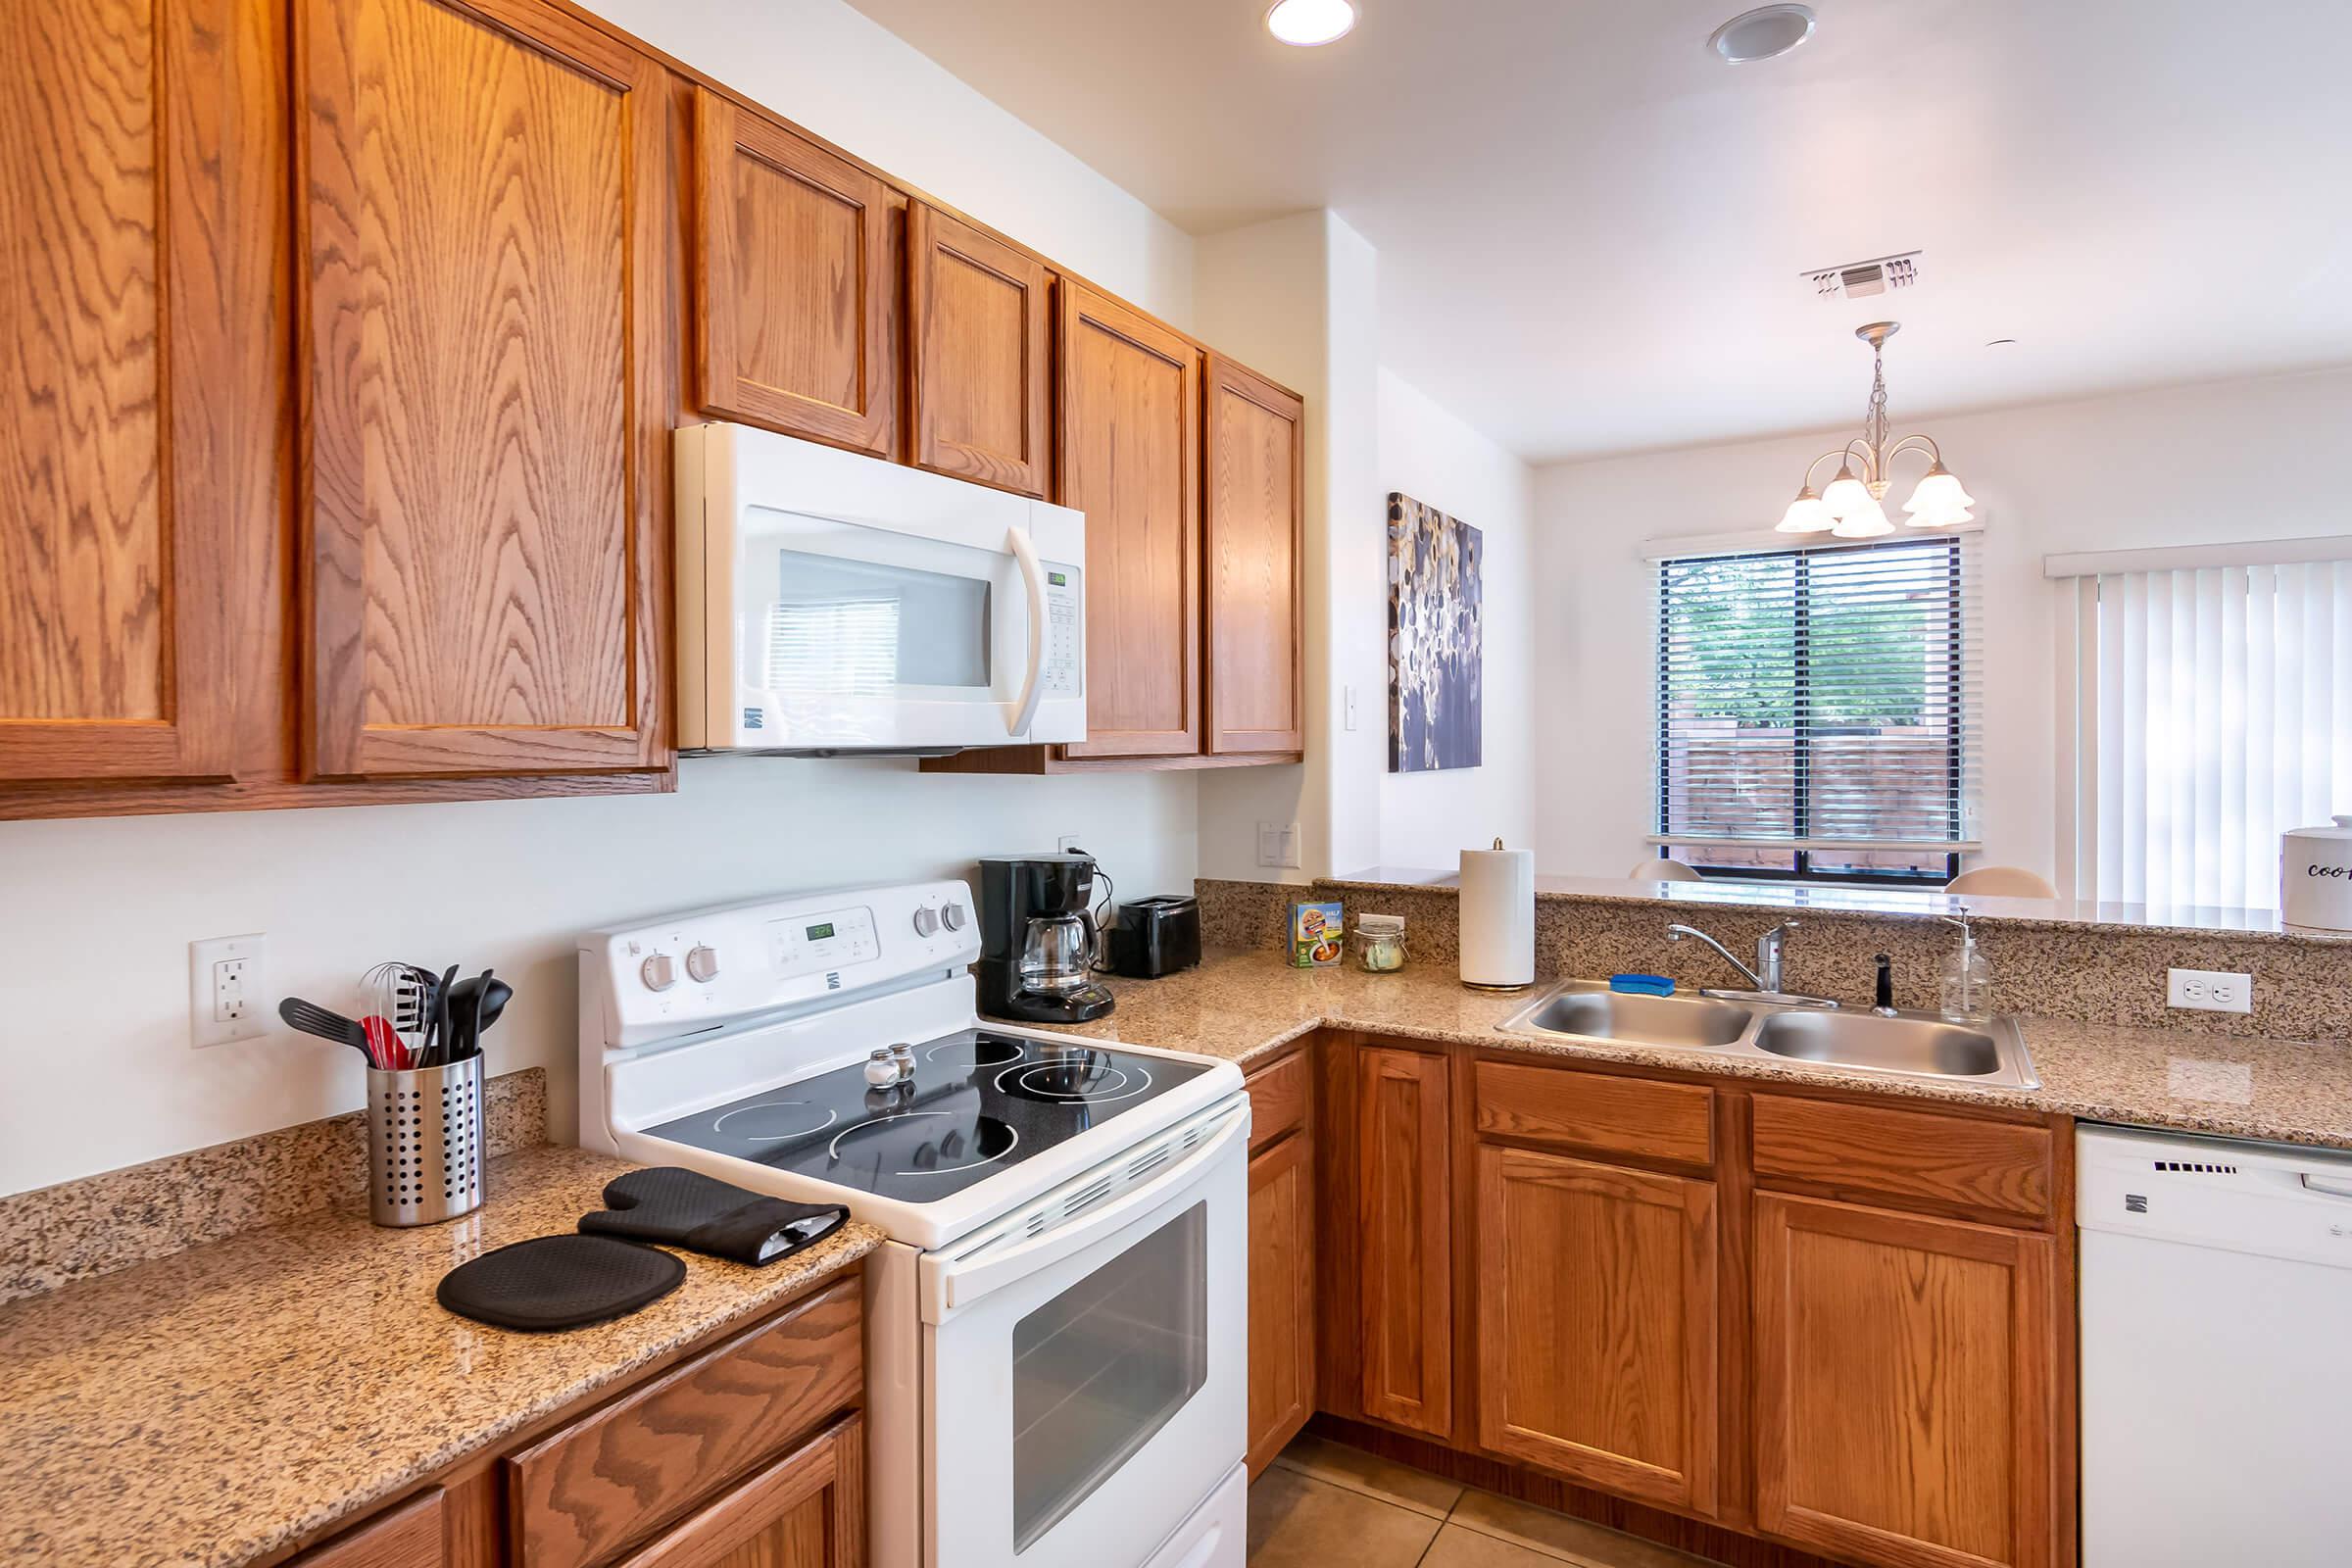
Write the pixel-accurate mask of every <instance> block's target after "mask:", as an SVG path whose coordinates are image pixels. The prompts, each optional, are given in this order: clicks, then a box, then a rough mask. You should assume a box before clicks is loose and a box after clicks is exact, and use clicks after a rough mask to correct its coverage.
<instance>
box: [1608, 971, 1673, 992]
mask: <svg viewBox="0 0 2352 1568" xmlns="http://www.w3.org/2000/svg"><path fill="white" fill-rule="evenodd" d="M1609 989H1610V990H1611V991H1630V992H1632V993H1633V994H1634V995H1635V996H1638V997H1671V996H1673V995H1674V982H1673V981H1672V980H1670V979H1668V978H1667V977H1666V976H1665V975H1662V974H1613V975H1611V976H1609Z"/></svg>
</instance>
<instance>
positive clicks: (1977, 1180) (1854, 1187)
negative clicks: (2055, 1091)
mask: <svg viewBox="0 0 2352 1568" xmlns="http://www.w3.org/2000/svg"><path fill="white" fill-rule="evenodd" d="M1755 1130H1756V1153H1755V1159H1756V1175H1757V1177H1758V1178H1759V1179H1762V1180H1766V1181H1770V1180H1771V1179H1773V1178H1776V1177H1778V1178H1781V1179H1783V1180H1789V1181H1800V1182H1810V1183H1813V1184H1815V1185H1817V1186H1820V1187H1823V1188H1825V1189H1830V1190H1834V1191H1836V1192H1837V1193H1838V1194H1840V1195H1845V1194H1869V1195H1875V1196H1877V1197H1882V1198H1892V1199H1898V1200H1900V1199H1909V1200H1913V1201H1929V1202H1935V1203H1949V1204H1953V1205H1955V1206H1958V1207H1961V1208H1968V1209H1977V1210H1989V1211H1992V1212H1995V1213H2001V1214H2015V1215H2018V1216H2020V1217H2022V1218H2026V1219H2045V1218H2047V1217H2048V1216H2049V1215H2050V1213H2051V1212H2052V1202H2053V1200H2052V1194H2053V1192H2054V1191H2055V1183H2054V1177H2053V1174H2052V1165H2051V1148H2050V1131H2049V1129H2048V1128H2046V1127H2033V1126H2021V1125H2019V1124H2017V1123H2015V1122H1997V1121H1978V1120H1975V1119H1972V1118H1970V1117H1966V1116H1942V1115H1937V1114H1936V1113H1934V1112H1932V1111H1918V1110H1893V1109H1889V1108H1887V1107H1884V1106H1879V1105H1847V1104H1839V1103H1834V1102H1830V1101H1824V1100H1798V1099H1784V1098H1781V1097H1778V1096H1767V1095H1758V1096H1757V1097H1756V1100H1755Z"/></svg>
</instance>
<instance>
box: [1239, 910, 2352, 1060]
mask: <svg viewBox="0 0 2352 1568" xmlns="http://www.w3.org/2000/svg"><path fill="white" fill-rule="evenodd" d="M1197 892H1198V896H1199V898H1200V900H1201V934H1202V938H1203V940H1205V941H1207V942H1208V943H1209V944H1210V945H1211V946H1251V947H1255V946H1273V947H1280V946H1282V945H1283V943H1284V941H1285V938H1286V933H1287V921H1288V918H1289V908H1290V905H1291V903H1292V901H1294V900H1297V899H1307V898H1314V899H1338V900H1339V901H1341V902H1342V903H1343V904H1345V905H1346V906H1347V907H1348V918H1349V919H1351V920H1352V919H1353V918H1354V916H1355V914H1356V913H1357V912H1358V911H1360V910H1365V909H1371V910H1376V911H1378V912H1380V913H1383V914H1401V915H1403V916H1404V918H1405V946H1406V948H1407V950H1408V952H1409V953H1410V954H1411V956H1412V961H1413V962H1414V963H1415V964H1444V965H1451V964H1453V963H1454V962H1455V961H1456V960H1457V959H1458V958H1459V956H1460V953H1461V949H1460V946H1459V944H1458V940H1457V939H1458V935H1459V919H1460V905H1459V902H1458V900H1457V898H1456V895H1455V892H1454V890H1453V889H1452V888H1450V887H1407V886H1395V885H1384V886H1373V885H1369V884H1365V883H1361V882H1353V881H1321V882H1317V883H1315V884H1313V885H1312V886H1311V887H1310V886H1286V885H1282V884H1279V883H1270V882H1218V881H1207V880H1203V881H1201V882H1200V883H1199V884H1197ZM1785 918H1787V915H1786V914H1785V913H1776V912H1774V911H1771V910H1768V909H1751V908H1739V907H1703V908H1693V907H1691V906H1690V905H1688V904H1668V903H1663V902H1650V901H1644V900H1642V899H1639V898H1630V897H1629V898H1589V897H1584V896H1581V895H1576V894H1557V893H1540V894H1538V895H1537V898H1536V969H1537V972H1538V973H1539V974H1543V975H1545V976H1577V977H1580V978H1585V979H1595V980H1597V979H1605V978H1606V977H1608V976H1609V975H1612V974H1621V973H1626V972H1629V971H1640V972H1645V973H1657V974H1671V975H1674V976H1675V977H1676V978H1677V979H1679V980H1682V981H1684V982H1686V983H1689V984H1693V985H1709V986H1737V985H1740V984H1741V983H1742V982H1741V981H1740V977H1739V975H1737V974H1736V973H1734V972H1733V971H1732V970H1731V968H1730V967H1729V966H1727V965H1726V964H1725V963H1724V962H1723V960H1722V959H1721V958H1719V957H1717V956H1715V955H1714V954H1712V953H1709V952H1707V951H1706V949H1705V948H1703V947H1700V946H1697V945H1696V944H1686V945H1682V946H1669V945H1668V944H1667V941H1666V927H1667V926H1668V925H1669V924H1671V923H1672V922H1675V921H1678V920H1680V921H1685V922H1688V923H1689V924H1691V925H1695V926H1697V927H1698V928H1699V929H1701V930H1703V931H1705V932H1706V933H1707V934H1708V935H1709V936H1712V937H1714V938H1715V939H1716V940H1717V941H1719V942H1721V943H1722V944H1723V945H1724V946H1725V947H1727V948H1730V949H1731V950H1732V951H1733V952H1734V953H1737V954H1739V955H1740V956H1741V957H1742V958H1744V957H1746V956H1748V955H1749V954H1751V953H1753V952H1754V951H1755V945H1756V938H1757V937H1759V936H1761V935H1762V934H1763V933H1764V932H1765V931H1766V930H1768V929H1769V928H1771V927H1772V926H1774V925H1776V924H1779V923H1780V922H1781V921H1782V920H1784V919H1785ZM1958 940H1959V938H1958V936H1957V934H1956V933H1954V932H1953V931H1952V929H1951V928H1950V927H1948V926H1946V925H1943V924H1942V923H1941V922H1939V921H1937V920H1936V919H1934V918H1932V917H1927V916H1920V915H1909V916H1905V915H1885V914H1849V913H1843V912H1838V911H1833V910H1807V911H1805V912H1803V913H1802V914H1801V915H1799V916H1798V929H1797V930H1796V931H1794V932H1792V933H1791V934H1790V935H1789V949H1788V977H1787V980H1786V982H1785V983H1786V984H1787V985H1788V986H1789V989H1790V990H1792V991H1800V992H1805V993H1809V994H1811V995H1814V996H1824V997H1835V998H1837V999H1838V1000H1839V1001H1841V1002H1850V1003H1868V1002H1869V1001H1870V1000H1871V986H1872V981H1873V978H1874V975H1875V972H1876V966H1875V964H1874V962H1873V958H1874V956H1876V955H1878V954H1881V953H1884V954H1886V955H1887V956H1888V957H1889V958H1890V959H1892V960H1893V966H1894V995H1895V1001H1896V1003H1897V1004H1898V1005H1902V1006H1907V1007H1933V1006H1935V1005H1936V975H1937V971H1938V968H1939V966H1940V964H1941V963H1942V960H1943V957H1944V955H1945V954H1946V953H1948V952H1949V951H1950V950H1951V949H1952V947H1953V946H1954V945H1955V944H1956V943H1957V942H1958ZM1977 940H1978V942H1979V944H1980V945H1981V946H1982V948H1983V950H1984V953H1985V958H1986V960H1987V961H1988V962H1990V963H1991V965H1992V979H1993V997H1994V1005H1996V1006H1997V1007H1999V1009H2000V1010H2002V1011H2004V1012H2018V1013H2035V1014H2039V1015H2041V1016H2043V1017H2054V1018H2070V1019H2075V1020H2078V1021H2081V1022H2083V1023H2109V1024H2129V1025H2135V1026H2142V1027H2160V1028H2166V1029H2180V1030H2195V1031H2199V1032H2203V1033H2208V1034H2222V1035H2245V1036H2263V1037H2268V1038H2272V1039H2279V1040H2346V1039H2352V947H2348V946H2347V944H2346V943H2345V942H2344V940H2343V939H2342V938H2341V937H2333V938H2328V937H2314V938H2300V937H2296V936H2292V935H2278V934H2272V935H2249V934H2235V935H2232V934H2229V933H2222V932H2215V933H2211V934H2199V933H2194V932H2183V931H2179V930H2170V929H2154V928H2134V927H2130V926H2115V925H2108V926H2098V927H2089V926H2072V925H2068V924H2065V923H2062V922H2057V921H2037V920H2010V919H1999V918H1985V919H1981V920H1980V921H1979V922H1978V924H1977ZM2168 968H2187V969H2223V970H2229V971H2233V972H2236V973H2240V974H2251V975H2252V976H2253V977H2254V1010H2253V1011H2252V1012H2251V1013H2231V1012H2188V1011H2180V1010H2175V1009H2173V1008H2169V1007H2167V1006H2166V1005H2164V992H2165V970H2166V969H2168Z"/></svg>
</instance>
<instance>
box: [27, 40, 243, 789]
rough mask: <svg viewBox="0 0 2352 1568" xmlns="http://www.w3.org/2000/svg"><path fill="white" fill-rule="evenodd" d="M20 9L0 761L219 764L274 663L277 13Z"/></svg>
mask: <svg viewBox="0 0 2352 1568" xmlns="http://www.w3.org/2000/svg"><path fill="white" fill-rule="evenodd" d="M9 15H10V20H11V24H12V25H11V27H10V32H9V42H8V45H7V47H6V48H5V49H0V342H4V343H6V344H7V346H8V349H7V352H8V357H9V370H8V374H7V376H6V377H5V378H0V584H5V585H6V587H5V590H4V591H5V594H6V596H7V600H8V606H7V611H6V613H5V615H0V781H9V780H43V779H45V780H66V779H108V778H156V779H202V778H221V777H226V776H228V775H229V774H230V773H231V772H233V771H234V763H235V759H236V757H237V756H238V754H239V749H240V748H239V744H238V743H239V736H238V734H237V725H238V722H239V712H238V704H239V700H240V698H243V699H245V700H250V701H253V702H255V703H257V704H258V705H262V706H264V707H266V706H267V704H268V702H269V700H270V698H271V697H272V696H273V688H272V687H271V682H272V681H273V679H274V675H275V671H274V668H273V667H272V665H271V650H270V648H269V646H268V645H267V644H268V639H269V638H270V636H271V635H272V632H273V627H272V625H271V624H270V617H271V616H273V615H274V614H275V613H276V612H277V605H276V601H275V596H274V594H273V593H272V591H271V582H272V573H273V566H272V558H271V552H272V549H273V547H274V541H275V537H276V533H277V529H278V519H279V502H278V489H277V484H278V479H277V474H278V465H279V462H280V460H281V457H282V453H283V447H282V440H283V437H282V435H281V433H280V432H281V430H282V422H283V417H284V413H285V406H286V405H285V380H286V378H285V371H284V353H285V343H286V338H285V320H284V316H283V313H282V311H281V310H280V308H279V304H278V300H277V294H276V285H277V280H278V277H279V275H280V274H279V268H280V267H282V265H283V262H284V254H285V251H284V247H285V237H286V226H285V221H284V217H283V210H284V201H285V197H284V180H285V163H284V159H285V133H284V122H283V115H284V107H285V98H284V88H283V85H282V80H281V74H282V64H281V62H282V58H283V49H284V39H283V23H282V21H281V19H280V18H279V17H278V16H277V15H276V14H275V13H274V12H273V11H271V10H270V8H268V7H260V6H253V5H247V4H243V3H241V0H160V3H157V0H26V3H25V4H22V5H18V6H14V7H11V8H10V13H9ZM272 738H273V737H270V736H268V735H265V737H264V749H265V750H266V749H267V745H268V742H269V741H270V739H272Z"/></svg>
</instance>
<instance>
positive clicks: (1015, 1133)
mask: <svg viewBox="0 0 2352 1568" xmlns="http://www.w3.org/2000/svg"><path fill="white" fill-rule="evenodd" d="M916 1116H943V1117H946V1118H948V1119H950V1120H960V1119H961V1118H960V1117H958V1116H957V1114H956V1112H955V1111H952V1110H901V1111H894V1112H892V1113H891V1114H890V1115H887V1116H868V1117H867V1118H866V1119H865V1120H863V1121H860V1122H854V1123H852V1124H851V1125H850V1126H847V1127H844V1128H843V1129H842V1130H841V1131H839V1132H837V1133H835V1134H834V1135H833V1141H832V1142H831V1143H829V1144H827V1145H826V1146H825V1157H826V1158H827V1159H839V1158H841V1146H842V1143H843V1141H844V1140H846V1139H850V1138H854V1137H856V1136H857V1135H858V1134H859V1133H862V1132H870V1131H872V1130H873V1129H875V1128H877V1127H887V1126H888V1125H890V1123H892V1122H894V1121H908V1120H911V1119H912V1118H914V1117H916ZM992 1128H993V1129H998V1130H1001V1131H1002V1132H1003V1133H1004V1135H1005V1147H1004V1148H1002V1149H1000V1150H998V1151H997V1152H994V1153H992V1154H984V1155H982V1156H981V1157H980V1158H978V1159H967V1160H964V1161H963V1162H962V1163H960V1164H956V1165H935V1166H933V1167H932V1168H931V1169H929V1170H896V1171H893V1172H891V1174H892V1175H894V1176H956V1175H961V1174H962V1173H963V1172H965V1171H967V1170H972V1169H974V1168H976V1167H978V1166H981V1165H993V1164H995V1163H996V1162H997V1161H999V1160H1001V1159H1003V1158H1004V1157H1005V1155H1007V1154H1009V1153H1011V1152H1013V1151H1014V1150H1015V1149H1018V1148H1019V1147H1020V1144H1021V1130H1020V1129H1019V1128H1017V1127H1015V1126H1013V1125H1012V1123H1010V1122H1007V1121H1000V1120H998V1119H997V1118H996V1117H994V1116H982V1117H981V1118H979V1121H978V1122H977V1123H976V1125H975V1128H974V1130H975V1131H976V1132H986V1131H988V1130H989V1129H992Z"/></svg>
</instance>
